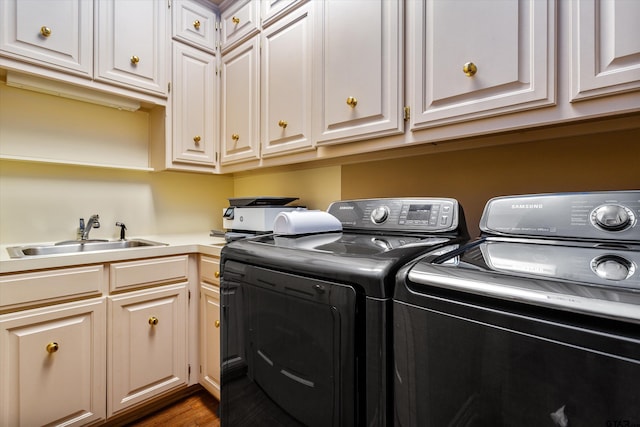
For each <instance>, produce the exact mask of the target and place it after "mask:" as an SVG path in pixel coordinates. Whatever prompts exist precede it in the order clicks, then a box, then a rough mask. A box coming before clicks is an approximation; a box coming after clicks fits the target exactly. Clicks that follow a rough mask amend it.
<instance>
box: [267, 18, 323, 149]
mask: <svg viewBox="0 0 640 427" xmlns="http://www.w3.org/2000/svg"><path fill="white" fill-rule="evenodd" d="M310 6H311V5H306V6H303V7H302V8H300V9H298V10H296V11H295V12H293V13H291V14H289V15H287V16H286V18H284V19H282V20H281V21H278V22H277V23H276V24H274V25H273V26H271V27H269V28H268V29H267V30H265V31H263V33H262V56H261V60H262V67H261V79H262V84H261V88H262V97H261V98H262V99H261V101H262V108H261V114H262V132H261V139H262V156H263V157H265V156H269V155H272V154H280V153H283V152H287V153H290V152H292V151H298V150H304V149H312V148H313V140H312V138H311V97H312V88H313V81H312V68H313V56H312V54H313V49H312V41H313V40H312V32H313V21H312V19H311V15H310V10H311V7H310Z"/></svg>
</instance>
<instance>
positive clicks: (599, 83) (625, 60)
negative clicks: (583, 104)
mask: <svg viewBox="0 0 640 427" xmlns="http://www.w3.org/2000/svg"><path fill="white" fill-rule="evenodd" d="M571 8H572V10H571V18H572V21H573V22H572V24H573V25H572V34H571V61H572V67H571V100H572V101H577V100H581V99H588V98H593V97H598V96H603V95H610V94H614V93H621V92H628V91H632V90H638V89H640V26H639V24H638V22H639V20H640V2H638V1H637V0H602V1H597V0H581V1H572V2H571Z"/></svg>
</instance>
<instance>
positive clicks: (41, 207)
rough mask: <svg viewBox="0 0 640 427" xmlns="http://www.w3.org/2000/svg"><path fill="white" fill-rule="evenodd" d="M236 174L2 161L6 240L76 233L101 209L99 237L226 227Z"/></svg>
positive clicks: (0, 236)
mask: <svg viewBox="0 0 640 427" xmlns="http://www.w3.org/2000/svg"><path fill="white" fill-rule="evenodd" d="M232 194H233V180H232V178H231V177H228V176H211V175H199V174H188V173H177V172H159V173H151V172H138V171H126V170H117V169H102V168H91V167H80V166H67V165H49V164H39V163H30V162H16V161H0V243H2V244H7V243H33V242H47V241H60V240H68V239H75V238H76V234H75V232H76V229H77V228H78V219H79V218H81V217H84V218H85V219H88V217H89V216H90V215H92V214H96V213H97V214H99V215H100V219H101V221H100V222H101V227H100V228H99V229H95V230H93V231H92V232H91V236H92V237H96V238H106V239H112V238H117V237H118V236H119V233H118V229H117V227H115V222H116V221H122V222H124V223H125V224H126V225H127V228H128V235H129V236H131V237H135V236H144V235H150V234H157V233H185V232H203V233H205V232H208V231H209V230H211V229H220V228H221V227H222V218H221V207H222V206H226V205H227V198H228V197H230V196H231V195H232Z"/></svg>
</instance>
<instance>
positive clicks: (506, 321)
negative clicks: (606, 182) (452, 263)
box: [393, 284, 640, 427]
mask: <svg viewBox="0 0 640 427" xmlns="http://www.w3.org/2000/svg"><path fill="white" fill-rule="evenodd" d="M407 288H408V289H407ZM407 288H405V289H403V291H406V292H404V297H403V300H394V305H393V310H394V356H395V365H396V366H395V378H394V383H395V384H394V385H395V403H394V405H395V417H394V418H395V425H396V426H421V427H428V426H434V427H435V426H488V425H491V426H532V427H533V426H535V427H538V426H563V427H567V426H610V425H612V426H613V425H616V426H617V425H640V393H638V384H640V330H639V328H638V327H637V325H632V324H630V323H624V322H619V321H614V320H609V319H602V318H596V317H592V316H586V315H581V314H575V313H567V312H562V311H559V310H553V309H549V308H543V307H534V306H530V305H527V304H520V303H516V302H509V301H500V300H497V299H492V298H488V297H481V296H477V295H470V294H466V293H462V292H456V291H451V290H444V289H437V288H434V287H430V286H428V285H427V284H421V285H414V284H410V285H409V286H407Z"/></svg>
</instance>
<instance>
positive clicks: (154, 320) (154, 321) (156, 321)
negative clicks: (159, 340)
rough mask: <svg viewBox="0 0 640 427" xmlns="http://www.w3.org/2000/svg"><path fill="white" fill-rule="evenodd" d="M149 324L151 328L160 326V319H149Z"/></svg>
mask: <svg viewBox="0 0 640 427" xmlns="http://www.w3.org/2000/svg"><path fill="white" fill-rule="evenodd" d="M149 324H150V325H151V326H156V325H157V324H158V318H157V317H155V316H151V317H149Z"/></svg>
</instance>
